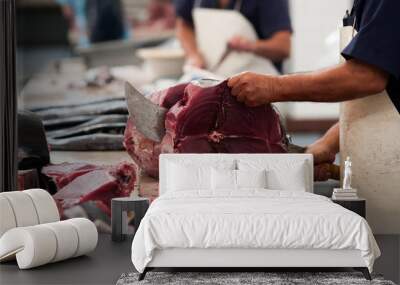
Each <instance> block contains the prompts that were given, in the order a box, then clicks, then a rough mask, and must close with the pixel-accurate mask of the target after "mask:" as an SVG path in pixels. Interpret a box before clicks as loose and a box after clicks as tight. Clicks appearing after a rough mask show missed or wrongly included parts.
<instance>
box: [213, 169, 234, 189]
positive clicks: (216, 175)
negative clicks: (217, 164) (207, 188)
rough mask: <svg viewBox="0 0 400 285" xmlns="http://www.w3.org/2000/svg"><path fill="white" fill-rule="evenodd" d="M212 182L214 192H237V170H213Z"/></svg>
mask: <svg viewBox="0 0 400 285" xmlns="http://www.w3.org/2000/svg"><path fill="white" fill-rule="evenodd" d="M211 181H212V186H211V188H212V189H213V190H218V189H225V190H236V188H237V187H236V185H237V184H236V170H230V169H215V168H212V171H211Z"/></svg>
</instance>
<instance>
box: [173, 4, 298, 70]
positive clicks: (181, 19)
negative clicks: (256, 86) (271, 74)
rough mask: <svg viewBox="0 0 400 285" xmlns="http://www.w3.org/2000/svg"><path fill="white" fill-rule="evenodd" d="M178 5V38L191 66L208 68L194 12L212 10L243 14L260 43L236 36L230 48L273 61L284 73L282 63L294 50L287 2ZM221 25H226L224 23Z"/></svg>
mask: <svg viewBox="0 0 400 285" xmlns="http://www.w3.org/2000/svg"><path fill="white" fill-rule="evenodd" d="M174 4H175V9H176V14H177V17H178V19H177V27H176V29H177V36H178V38H179V40H180V42H181V45H182V47H183V49H184V50H185V53H186V56H187V60H188V63H189V64H190V65H192V66H195V67H198V68H206V62H205V60H204V56H203V55H202V54H201V52H200V51H199V49H198V46H197V44H196V34H195V30H196V29H195V28H196V27H195V25H194V21H193V14H192V13H193V11H194V10H195V9H196V8H211V9H224V10H236V11H238V12H240V13H241V14H242V15H243V16H244V17H245V18H247V20H248V21H249V22H250V23H251V24H252V26H253V27H254V29H255V31H256V33H257V35H258V38H259V40H256V41H252V40H249V39H247V38H246V36H244V35H237V36H234V37H233V38H231V39H230V41H229V43H227V44H228V46H229V48H230V49H232V50H236V51H243V52H250V53H254V54H256V55H258V56H261V57H264V58H266V59H269V60H271V61H272V62H273V63H274V65H275V67H276V68H277V70H278V71H282V61H283V60H284V59H286V58H287V57H289V55H290V49H291V34H292V26H291V21H290V16H289V7H288V1H287V0H262V1H260V0H243V1H240V0H202V1H197V0H174ZM221 25H224V22H223V21H222V22H221ZM227 28H229V27H227Z"/></svg>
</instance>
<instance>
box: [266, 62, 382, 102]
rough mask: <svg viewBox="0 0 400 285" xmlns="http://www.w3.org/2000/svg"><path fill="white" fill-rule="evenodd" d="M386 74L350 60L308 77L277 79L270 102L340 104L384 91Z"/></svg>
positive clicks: (292, 76)
mask: <svg viewBox="0 0 400 285" xmlns="http://www.w3.org/2000/svg"><path fill="white" fill-rule="evenodd" d="M387 81H388V75H387V74H386V73H385V72H383V71H381V70H380V69H378V68H375V67H373V66H370V65H367V64H364V63H361V62H359V61H357V60H350V61H347V62H346V63H344V64H341V65H339V66H337V67H334V68H331V69H327V70H325V71H319V72H314V73H310V74H294V75H287V76H281V77H278V78H277V84H276V85H277V86H276V90H275V96H274V97H275V98H273V100H272V101H274V102H278V101H313V102H340V101H346V100H352V99H358V98H361V97H365V96H369V95H373V94H376V93H379V92H381V91H383V90H384V89H385V88H386V85H387Z"/></svg>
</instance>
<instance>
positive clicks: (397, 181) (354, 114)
mask: <svg viewBox="0 0 400 285" xmlns="http://www.w3.org/2000/svg"><path fill="white" fill-rule="evenodd" d="M355 34H356V32H355V30H354V28H353V27H351V26H348V27H344V28H342V30H341V37H340V39H341V43H340V48H341V50H343V49H344V48H345V47H346V46H347V45H348V44H349V43H350V41H351V40H352V38H353V37H354V36H355ZM342 61H344V58H342ZM360 84H363V83H362V82H360ZM340 154H341V161H342V162H344V161H345V159H346V157H347V156H350V157H351V160H352V162H353V163H352V168H353V177H352V187H353V188H357V189H358V191H359V195H360V196H361V197H363V198H366V199H367V220H368V222H369V224H370V225H371V228H372V230H373V232H374V233H375V234H399V233H400V221H399V220H398V218H399V217H400V189H399V188H400V114H399V112H398V111H397V110H396V108H395V107H394V105H393V103H392V102H391V100H390V98H389V96H388V94H387V92H386V91H384V92H382V93H381V94H377V95H374V96H369V97H365V98H361V99H357V100H352V101H347V102H343V103H341V107H340Z"/></svg>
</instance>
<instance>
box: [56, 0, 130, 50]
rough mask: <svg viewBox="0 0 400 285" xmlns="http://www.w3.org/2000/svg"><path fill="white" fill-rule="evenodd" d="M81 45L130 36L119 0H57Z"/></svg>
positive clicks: (85, 45)
mask: <svg viewBox="0 0 400 285" xmlns="http://www.w3.org/2000/svg"><path fill="white" fill-rule="evenodd" d="M57 2H58V3H59V4H60V5H61V6H62V9H63V13H64V16H65V17H66V18H67V20H68V21H69V24H70V29H71V31H72V32H73V34H72V35H74V34H76V35H77V39H75V40H76V42H77V44H78V45H79V46H81V47H87V46H89V45H90V43H97V42H105V41H112V40H120V39H125V38H127V37H129V27H125V19H124V14H123V9H122V5H121V2H120V1H119V0H57Z"/></svg>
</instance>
